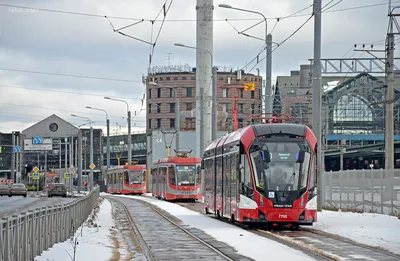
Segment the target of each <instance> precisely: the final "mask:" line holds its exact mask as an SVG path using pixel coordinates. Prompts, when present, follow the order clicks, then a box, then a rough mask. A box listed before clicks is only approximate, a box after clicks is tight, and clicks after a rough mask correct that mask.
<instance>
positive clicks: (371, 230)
mask: <svg viewBox="0 0 400 261" xmlns="http://www.w3.org/2000/svg"><path fill="white" fill-rule="evenodd" d="M310 228H313V229H318V230H322V231H325V232H328V233H331V234H336V235H340V236H343V237H347V238H349V239H352V240H354V241H356V242H359V243H363V244H367V245H371V246H379V247H381V248H384V249H387V250H389V251H392V252H394V253H399V254H400V247H399V246H400V219H398V218H397V217H392V216H388V215H381V214H371V213H362V214H359V213H351V212H336V211H325V210H324V211H322V213H318V222H317V223H315V224H314V226H312V227H310Z"/></svg>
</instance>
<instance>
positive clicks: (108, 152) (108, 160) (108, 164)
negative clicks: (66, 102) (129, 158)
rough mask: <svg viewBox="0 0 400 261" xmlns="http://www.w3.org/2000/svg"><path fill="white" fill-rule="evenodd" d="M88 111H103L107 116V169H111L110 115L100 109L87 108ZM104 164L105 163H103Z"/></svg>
mask: <svg viewBox="0 0 400 261" xmlns="http://www.w3.org/2000/svg"><path fill="white" fill-rule="evenodd" d="M86 109H91V110H96V111H102V112H104V113H105V114H106V125H107V168H109V167H110V165H111V163H110V120H109V119H108V114H107V111H106V110H103V109H98V108H93V107H91V106H86ZM101 164H103V162H102V163H101Z"/></svg>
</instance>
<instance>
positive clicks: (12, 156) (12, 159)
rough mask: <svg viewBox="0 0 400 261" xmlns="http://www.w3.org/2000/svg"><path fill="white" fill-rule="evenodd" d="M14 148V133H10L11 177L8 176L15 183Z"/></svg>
mask: <svg viewBox="0 0 400 261" xmlns="http://www.w3.org/2000/svg"><path fill="white" fill-rule="evenodd" d="M14 147H15V132H12V134H11V168H10V170H11V175H10V178H11V179H12V180H14V182H15V156H16V153H15V152H14ZM38 167H39V166H38Z"/></svg>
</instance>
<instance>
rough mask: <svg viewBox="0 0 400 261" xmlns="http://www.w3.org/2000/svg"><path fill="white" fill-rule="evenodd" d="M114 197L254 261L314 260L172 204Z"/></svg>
mask: <svg viewBox="0 0 400 261" xmlns="http://www.w3.org/2000/svg"><path fill="white" fill-rule="evenodd" d="M114 196H115V195H114ZM116 196H118V197H127V198H134V199H138V200H143V201H146V202H149V203H151V204H153V205H155V206H158V207H159V208H161V209H163V210H165V211H167V212H169V213H170V214H171V215H173V216H175V217H177V218H178V219H180V220H182V222H184V223H185V224H186V225H189V226H192V227H194V228H197V229H200V230H203V231H204V232H205V233H207V234H209V235H210V236H212V237H214V238H215V239H217V240H219V241H222V242H224V243H226V244H228V245H230V246H232V247H234V248H235V249H236V250H238V253H239V254H242V255H244V256H247V257H250V258H253V259H255V260H262V261H264V260H267V259H268V260H274V259H276V260H296V261H306V260H315V259H313V258H311V257H309V256H307V255H305V254H304V253H303V252H301V251H298V250H295V249H292V248H290V247H288V246H285V245H282V244H280V243H278V242H275V241H273V240H270V239H268V238H265V237H262V236H258V235H256V234H254V233H251V232H248V231H246V230H244V229H242V228H239V227H237V226H235V225H231V224H227V223H224V222H221V221H219V220H215V219H212V218H210V217H207V216H204V215H202V214H199V213H197V212H195V211H192V210H189V209H187V208H184V207H181V206H179V205H177V204H174V203H170V202H166V201H160V200H157V199H153V198H148V197H134V196H125V195H116Z"/></svg>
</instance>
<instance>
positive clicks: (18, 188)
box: [8, 183, 28, 197]
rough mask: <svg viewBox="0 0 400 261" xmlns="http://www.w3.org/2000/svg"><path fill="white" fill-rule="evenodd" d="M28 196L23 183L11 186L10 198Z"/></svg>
mask: <svg viewBox="0 0 400 261" xmlns="http://www.w3.org/2000/svg"><path fill="white" fill-rule="evenodd" d="M27 195H28V190H27V189H26V187H25V184H22V183H14V184H12V185H11V188H10V194H8V196H9V197H12V196H24V197H26V196H27Z"/></svg>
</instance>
